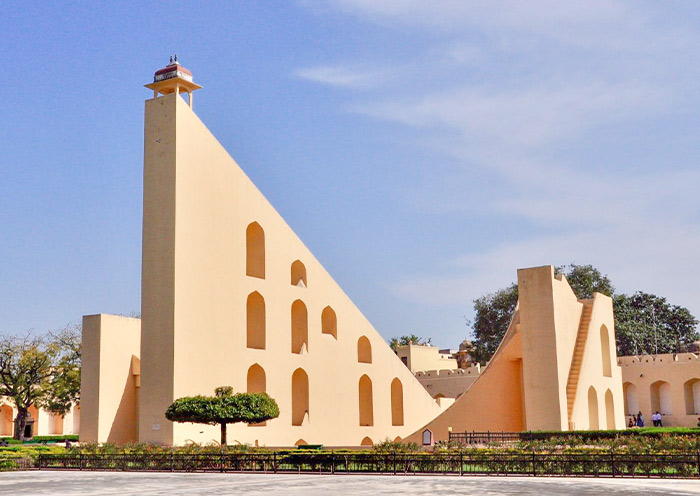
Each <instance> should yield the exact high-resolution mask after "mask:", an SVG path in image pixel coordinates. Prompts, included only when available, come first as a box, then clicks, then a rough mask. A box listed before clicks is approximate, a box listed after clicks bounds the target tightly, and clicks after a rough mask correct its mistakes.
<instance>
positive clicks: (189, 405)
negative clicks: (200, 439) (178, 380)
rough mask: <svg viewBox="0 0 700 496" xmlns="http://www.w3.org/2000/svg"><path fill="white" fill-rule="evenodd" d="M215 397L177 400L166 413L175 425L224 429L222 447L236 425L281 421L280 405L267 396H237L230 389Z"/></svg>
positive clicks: (223, 390)
mask: <svg viewBox="0 0 700 496" xmlns="http://www.w3.org/2000/svg"><path fill="white" fill-rule="evenodd" d="M215 393H216V394H215V395H214V396H186V397H184V398H178V399H176V400H175V401H174V402H173V403H172V404H171V405H170V406H169V407H168V409H167V410H166V411H165V418H167V419H168V420H170V421H172V422H192V423H195V424H208V425H220V426H221V445H222V446H225V445H226V426H227V425H228V424H235V423H237V422H244V423H246V424H257V423H260V422H265V421H266V420H270V419H273V418H277V417H279V414H280V410H279V407H278V406H277V402H276V401H275V400H274V399H272V398H271V397H270V396H268V395H267V393H236V394H233V388H232V387H230V386H222V387H218V388H216V390H215Z"/></svg>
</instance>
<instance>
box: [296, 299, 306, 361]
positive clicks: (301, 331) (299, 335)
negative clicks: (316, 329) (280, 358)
mask: <svg viewBox="0 0 700 496" xmlns="http://www.w3.org/2000/svg"><path fill="white" fill-rule="evenodd" d="M303 351H309V312H308V311H307V310H306V305H304V302H303V301H301V300H296V301H295V302H294V303H292V353H297V354H299V353H302V352H303Z"/></svg>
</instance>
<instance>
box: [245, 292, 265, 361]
mask: <svg viewBox="0 0 700 496" xmlns="http://www.w3.org/2000/svg"><path fill="white" fill-rule="evenodd" d="M246 345H247V346H248V348H253V349H257V350H264V349H265V299H264V298H263V297H262V295H261V294H260V293H258V292H257V291H255V292H254V293H251V294H249V295H248V300H247V302H246Z"/></svg>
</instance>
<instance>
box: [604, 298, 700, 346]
mask: <svg viewBox="0 0 700 496" xmlns="http://www.w3.org/2000/svg"><path fill="white" fill-rule="evenodd" d="M614 307H615V334H616V335H617V353H618V354H619V355H646V354H649V355H654V354H658V353H682V352H684V351H687V350H688V348H689V345H690V344H691V343H692V342H693V341H695V340H697V339H698V332H697V324H698V321H697V320H696V319H695V317H693V315H692V314H691V313H690V312H689V311H688V309H687V308H684V307H680V306H678V305H670V304H669V303H668V302H667V301H666V298H663V297H660V296H656V295H653V294H648V293H643V292H641V291H638V292H636V293H634V294H633V295H631V296H630V295H624V294H621V295H617V296H615V299H614Z"/></svg>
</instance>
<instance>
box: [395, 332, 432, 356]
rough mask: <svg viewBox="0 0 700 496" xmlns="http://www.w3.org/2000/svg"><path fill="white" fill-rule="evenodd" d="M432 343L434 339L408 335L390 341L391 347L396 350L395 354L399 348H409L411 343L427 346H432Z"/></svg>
mask: <svg viewBox="0 0 700 496" xmlns="http://www.w3.org/2000/svg"><path fill="white" fill-rule="evenodd" d="M431 342H432V338H427V339H426V338H422V337H420V336H416V335H415V334H408V335H405V336H397V337H393V338H391V339H390V340H389V347H390V348H391V349H392V350H394V353H396V348H397V347H399V346H407V345H408V344H409V343H410V344H427V345H430V344H431Z"/></svg>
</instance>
